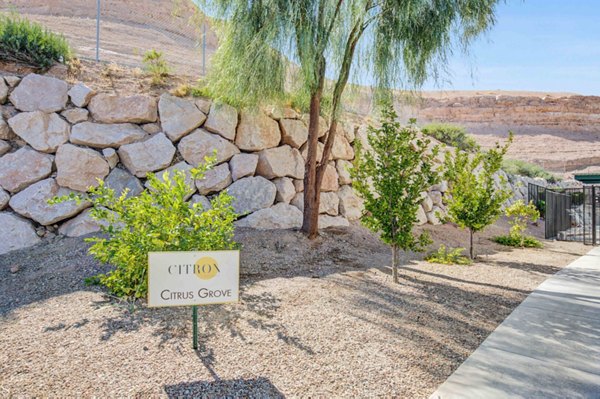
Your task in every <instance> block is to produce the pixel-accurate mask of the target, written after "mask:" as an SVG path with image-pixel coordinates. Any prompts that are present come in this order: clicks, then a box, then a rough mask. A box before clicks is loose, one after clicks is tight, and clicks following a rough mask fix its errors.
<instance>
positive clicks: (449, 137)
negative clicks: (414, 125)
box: [421, 123, 479, 152]
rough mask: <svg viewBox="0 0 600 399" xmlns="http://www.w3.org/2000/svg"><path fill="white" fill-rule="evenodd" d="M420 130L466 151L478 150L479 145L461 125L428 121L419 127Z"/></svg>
mask: <svg viewBox="0 0 600 399" xmlns="http://www.w3.org/2000/svg"><path fill="white" fill-rule="evenodd" d="M421 131H422V132H423V133H424V134H426V135H428V136H431V137H433V138H434V139H436V140H439V141H441V142H442V143H445V144H448V145H450V146H452V147H456V148H458V149H460V150H463V151H467V152H475V151H478V150H479V145H478V144H477V142H476V141H475V140H474V139H473V137H471V136H469V135H468V134H467V132H466V131H465V128H464V127H462V126H456V125H451V124H449V123H430V124H429V125H425V126H423V127H422V128H421Z"/></svg>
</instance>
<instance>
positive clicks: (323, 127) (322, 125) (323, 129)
mask: <svg viewBox="0 0 600 399" xmlns="http://www.w3.org/2000/svg"><path fill="white" fill-rule="evenodd" d="M300 119H301V120H302V122H304V124H305V125H306V127H307V128H308V126H309V125H310V123H309V122H310V115H308V114H303V115H302V116H301V117H300ZM328 130H329V125H328V124H327V121H326V120H325V118H323V117H322V116H319V138H321V137H324V136H325V135H326V134H327V131H328Z"/></svg>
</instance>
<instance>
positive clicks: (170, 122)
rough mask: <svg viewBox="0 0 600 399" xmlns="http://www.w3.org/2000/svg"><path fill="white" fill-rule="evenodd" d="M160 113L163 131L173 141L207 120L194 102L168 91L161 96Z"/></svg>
mask: <svg viewBox="0 0 600 399" xmlns="http://www.w3.org/2000/svg"><path fill="white" fill-rule="evenodd" d="M158 113H159V115H160V123H161V125H162V129H163V132H165V134H166V135H167V136H168V137H169V138H170V139H171V141H177V140H179V139H180V138H182V137H183V136H185V135H186V134H188V133H189V132H191V131H192V130H194V129H196V128H197V127H198V126H200V125H202V123H203V122H204V121H205V120H206V115H204V114H203V113H202V112H201V111H200V110H199V109H198V107H196V105H195V104H194V103H193V102H191V101H189V100H186V99H184V98H179V97H175V96H172V95H170V94H168V93H165V94H163V95H162V96H160V100H158Z"/></svg>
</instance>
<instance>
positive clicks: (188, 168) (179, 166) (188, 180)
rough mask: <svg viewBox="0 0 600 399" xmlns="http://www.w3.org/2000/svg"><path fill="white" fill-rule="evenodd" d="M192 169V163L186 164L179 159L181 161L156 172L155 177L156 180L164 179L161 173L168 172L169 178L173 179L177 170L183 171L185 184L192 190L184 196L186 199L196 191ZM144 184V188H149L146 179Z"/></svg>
mask: <svg viewBox="0 0 600 399" xmlns="http://www.w3.org/2000/svg"><path fill="white" fill-rule="evenodd" d="M192 169H194V168H193V167H192V165H190V164H188V163H187V162H185V161H181V162H178V163H176V164H175V165H173V166H169V167H168V168H166V169H164V170H161V171H158V172H156V177H157V178H158V180H160V181H164V179H163V174H164V173H165V172H167V173H169V178H170V179H171V180H173V176H174V175H175V173H176V172H177V171H183V173H185V179H184V180H185V184H186V185H187V186H188V187H189V188H190V189H191V190H192V192H191V193H190V194H189V195H188V196H187V197H186V199H187V198H189V197H191V196H192V194H194V193H195V192H196V184H195V182H194V178H193V177H192ZM145 186H146V188H150V184H149V182H148V181H146V184H145Z"/></svg>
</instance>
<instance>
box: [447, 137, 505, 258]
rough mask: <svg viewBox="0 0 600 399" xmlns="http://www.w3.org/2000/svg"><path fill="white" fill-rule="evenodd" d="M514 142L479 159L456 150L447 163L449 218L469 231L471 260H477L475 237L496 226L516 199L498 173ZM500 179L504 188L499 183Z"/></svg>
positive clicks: (450, 153)
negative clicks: (497, 184)
mask: <svg viewBox="0 0 600 399" xmlns="http://www.w3.org/2000/svg"><path fill="white" fill-rule="evenodd" d="M511 142H512V133H511V134H510V136H509V139H508V142H507V143H506V144H505V145H504V147H501V146H500V145H499V144H496V147H495V148H492V149H490V150H488V151H487V152H481V151H479V152H477V153H476V154H475V155H470V154H469V153H466V152H463V151H460V150H459V149H458V148H456V149H455V151H454V154H452V152H450V151H448V152H447V153H446V159H445V168H446V170H445V178H446V179H447V180H448V183H449V192H448V193H449V194H450V195H449V197H448V198H449V199H448V203H447V205H448V216H449V219H450V220H451V221H452V222H454V223H456V224H457V225H458V226H459V227H461V228H467V229H469V238H470V239H469V257H470V258H471V259H474V253H473V235H474V234H475V233H476V232H478V231H480V230H483V229H484V228H485V227H487V226H488V225H490V224H492V223H494V222H495V221H496V220H497V219H498V217H499V216H500V214H501V213H502V205H503V204H504V203H505V202H506V200H508V199H509V198H510V196H511V195H512V193H511V191H510V190H508V189H506V187H505V184H504V183H505V181H504V179H503V178H502V177H501V176H500V177H497V176H498V175H497V172H498V171H499V170H500V168H501V167H502V160H503V158H504V155H505V154H506V151H508V147H509V146H510V143H511ZM496 179H499V181H500V187H496V184H495V180H496Z"/></svg>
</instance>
